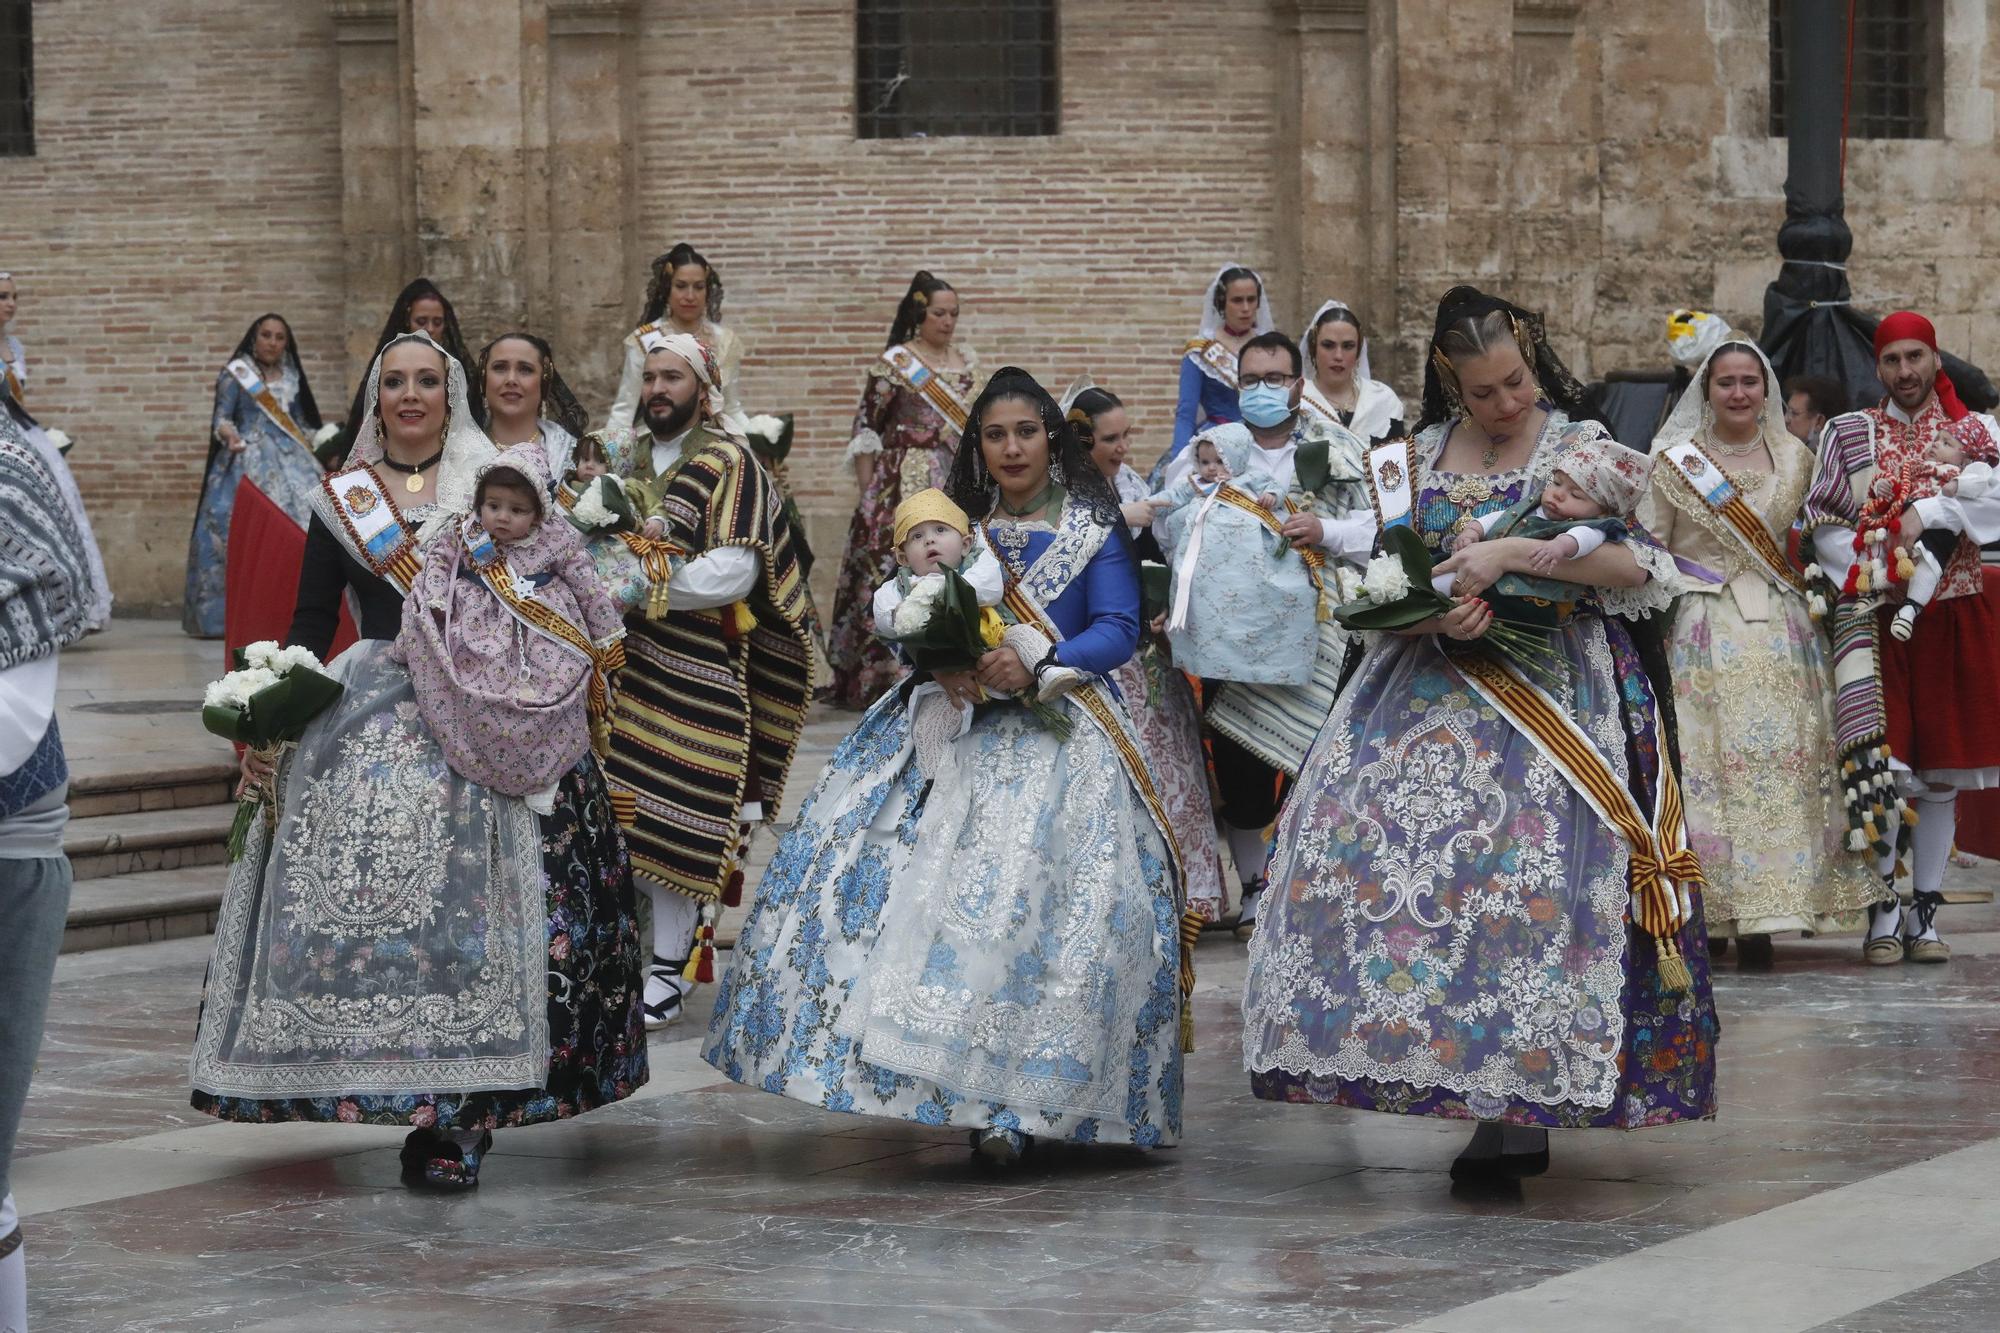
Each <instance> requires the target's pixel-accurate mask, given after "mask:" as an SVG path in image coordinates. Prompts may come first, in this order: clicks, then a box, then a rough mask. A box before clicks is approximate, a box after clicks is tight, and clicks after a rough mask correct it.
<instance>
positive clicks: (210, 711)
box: [201, 704, 254, 745]
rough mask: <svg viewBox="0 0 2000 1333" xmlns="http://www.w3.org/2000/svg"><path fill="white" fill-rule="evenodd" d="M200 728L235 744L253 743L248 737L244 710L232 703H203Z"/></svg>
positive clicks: (248, 730) (248, 731) (247, 724)
mask: <svg viewBox="0 0 2000 1333" xmlns="http://www.w3.org/2000/svg"><path fill="white" fill-rule="evenodd" d="M201 725H202V729H203V730H205V731H207V732H209V733H210V734H211V735H216V736H220V737H222V739H224V740H226V741H230V742H232V743H234V744H237V745H250V744H253V743H254V742H252V740H251V738H250V724H249V720H248V717H247V715H246V714H245V713H244V710H242V709H241V708H238V707H236V706H235V705H233V704H203V705H202V706H201Z"/></svg>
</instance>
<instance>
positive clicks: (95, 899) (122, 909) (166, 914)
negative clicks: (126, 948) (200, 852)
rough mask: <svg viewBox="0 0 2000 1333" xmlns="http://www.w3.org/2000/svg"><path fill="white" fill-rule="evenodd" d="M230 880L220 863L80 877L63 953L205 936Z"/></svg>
mask: <svg viewBox="0 0 2000 1333" xmlns="http://www.w3.org/2000/svg"><path fill="white" fill-rule="evenodd" d="M228 878H229V872H228V870H227V869H226V868H225V867H223V866H221V865H196V866H181V867H178V868H176V869H173V870H141V871H137V872H135V873H133V874H129V875H112V876H109V877H106V878H100V879H80V880H78V881H76V883H75V884H74V885H72V886H71V888H70V896H69V920H68V921H67V922H66V923H65V928H64V930H63V943H62V951H63V952H64V953H81V952H82V951H84V950H86V949H110V948H115V947H117V946H119V945H124V944H148V943H151V942H154V941H156V940H173V939H180V938H182V937H183V936H188V935H206V934H208V933H209V932H210V931H212V930H214V929H215V913H216V909H217V908H218V907H219V906H220V905H221V903H222V888H223V885H224V883H225V882H226V881H227V880H228Z"/></svg>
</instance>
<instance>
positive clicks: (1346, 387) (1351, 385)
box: [1299, 301, 1403, 444]
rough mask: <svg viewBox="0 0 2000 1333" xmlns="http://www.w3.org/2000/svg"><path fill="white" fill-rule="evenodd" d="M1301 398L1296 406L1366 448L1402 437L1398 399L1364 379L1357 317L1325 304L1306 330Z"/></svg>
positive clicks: (1364, 343) (1363, 343) (1363, 337)
mask: <svg viewBox="0 0 2000 1333" xmlns="http://www.w3.org/2000/svg"><path fill="white" fill-rule="evenodd" d="M1299 346H1300V347H1302V348H1304V349H1305V354H1306V365H1307V367H1308V368H1309V369H1310V370H1311V372H1312V373H1311V374H1309V375H1307V376H1306V387H1305V393H1304V395H1303V396H1302V397H1301V398H1300V400H1299V406H1301V407H1303V408H1304V409H1305V410H1306V411H1308V412H1312V413H1314V414H1316V415H1318V416H1321V417H1324V418H1326V419H1327V420H1329V421H1333V422H1336V423H1338V424H1339V425H1342V426H1345V427H1347V428H1348V429H1349V430H1351V431H1353V432H1354V433H1355V434H1356V435H1359V436H1360V437H1361V438H1362V439H1363V440H1364V441H1366V442H1367V443H1369V444H1374V443H1376V442H1377V441H1380V440H1386V439H1388V438H1389V437H1390V436H1391V435H1401V434H1402V433H1403V400H1402V399H1401V398H1398V397H1397V396H1396V391H1395V390H1394V389H1392V388H1390V387H1389V386H1388V385H1386V384H1384V383H1383V382H1382V381H1381V380H1378V379H1375V378H1373V377H1372V376H1371V375H1370V374H1369V365H1368V335H1367V334H1365V333H1363V332H1362V329H1361V316H1359V315H1357V314H1355V313H1354V312H1353V311H1352V310H1350V309H1349V308H1348V307H1347V306H1346V305H1345V304H1344V303H1342V302H1340V301H1328V302H1327V303H1326V304H1325V305H1323V306H1321V307H1320V308H1319V311H1318V313H1316V314H1314V315H1313V317H1312V322H1311V323H1309V324H1307V325H1306V332H1305V336H1304V337H1303V338H1300V339H1299Z"/></svg>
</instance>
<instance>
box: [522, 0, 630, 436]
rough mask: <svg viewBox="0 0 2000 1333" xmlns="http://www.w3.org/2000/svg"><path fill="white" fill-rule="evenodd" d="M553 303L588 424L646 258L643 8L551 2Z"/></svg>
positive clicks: (549, 233)
mask: <svg viewBox="0 0 2000 1333" xmlns="http://www.w3.org/2000/svg"><path fill="white" fill-rule="evenodd" d="M547 4H548V43H547V52H548V88H549V96H548V99H547V100H548V118H547V144H548V162H547V170H546V172H545V173H544V174H545V177H546V188H545V196H544V197H545V199H546V201H547V217H548V224H547V228H546V232H545V240H546V245H545V254H546V263H547V270H548V272H549V274H550V286H549V291H548V298H547V299H546V300H545V301H538V302H537V311H536V317H537V318H538V319H540V320H541V326H540V327H542V328H545V329H546V330H547V336H548V337H549V338H550V339H551V340H552V341H553V342H554V343H555V344H556V347H557V349H558V351H559V352H560V353H561V355H562V358H563V366H564V370H563V375H564V378H566V379H567V380H569V382H570V385H571V387H572V388H574V389H575V390H576V392H577V394H578V396H579V397H581V398H582V399H583V404H584V407H585V409H586V410H588V411H589V413H590V416H591V424H592V425H598V424H600V423H601V421H602V415H603V411H604V408H605V406H606V405H607V404H608V403H609V402H610V401H611V394H612V392H613V391H614V390H615V389H616V388H617V384H618V368H619V365H620V361H621V358H622V343H623V339H624V335H625V334H626V333H627V332H629V331H630V329H629V325H630V324H631V323H632V321H633V319H634V318H635V317H636V316H637V314H638V305H639V295H640V293H641V291H642V290H643V286H644V277H645V271H646V267H645V266H646V261H647V260H648V259H649V258H650V257H651V256H650V255H647V254H645V253H643V247H642V246H641V245H640V243H639V235H640V234H639V225H638V195H639V191H638V174H639V172H638V140H639V136H638V133H637V122H638V84H639V78H638V46H639V42H638V28H639V5H638V0H547Z"/></svg>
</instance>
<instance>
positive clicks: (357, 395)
mask: <svg viewBox="0 0 2000 1333" xmlns="http://www.w3.org/2000/svg"><path fill="white" fill-rule="evenodd" d="M406 333H421V334H423V335H425V336H426V337H428V338H430V340H431V341H433V342H435V343H437V344H438V345H439V346H440V347H442V348H444V350H445V351H447V352H449V353H450V354H451V359H452V360H454V361H456V362H458V364H459V365H460V366H462V367H464V369H465V375H466V383H467V384H469V385H470V386H471V388H472V392H473V399H474V403H475V405H476V404H477V400H478V389H479V379H478V376H477V374H476V373H475V367H474V365H473V362H472V354H471V353H470V352H468V351H467V350H466V348H465V335H464V334H463V333H461V332H459V328H458V312H457V311H456V310H454V309H452V306H451V302H450V301H447V300H446V299H445V296H444V293H443V292H441V291H439V290H438V285H437V284H436V283H434V282H432V281H431V280H430V279H429V278H417V279H416V280H414V281H413V282H411V283H410V285H409V286H407V287H405V288H403V290H402V291H401V292H399V293H397V295H396V303H395V304H394V305H392V306H390V307H389V318H388V319H386V320H384V321H383V322H382V335H381V336H380V337H379V338H377V339H376V340H375V354H376V355H377V356H380V355H381V354H382V349H383V348H385V347H387V346H388V345H389V343H390V342H391V341H392V340H394V339H396V338H400V337H402V336H403V335H404V334H406ZM367 394H368V384H367V381H366V380H364V381H362V382H361V383H360V384H357V385H355V386H354V402H353V403H352V404H351V405H350V406H349V407H348V409H347V421H346V423H345V424H344V425H343V426H342V427H341V430H340V433H339V434H338V435H335V436H334V437H333V438H332V439H331V440H329V441H327V442H326V443H325V444H324V445H322V446H320V448H319V451H318V452H319V458H320V462H322V463H324V464H325V465H326V466H327V467H329V468H333V467H338V466H340V464H341V462H342V460H344V459H345V458H346V457H347V454H348V450H349V449H350V448H352V447H353V444H354V440H355V437H356V436H357V435H358V434H359V432H360V430H361V423H362V422H363V421H364V420H365V419H366V418H367V415H368V411H369V404H368V402H367Z"/></svg>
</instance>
